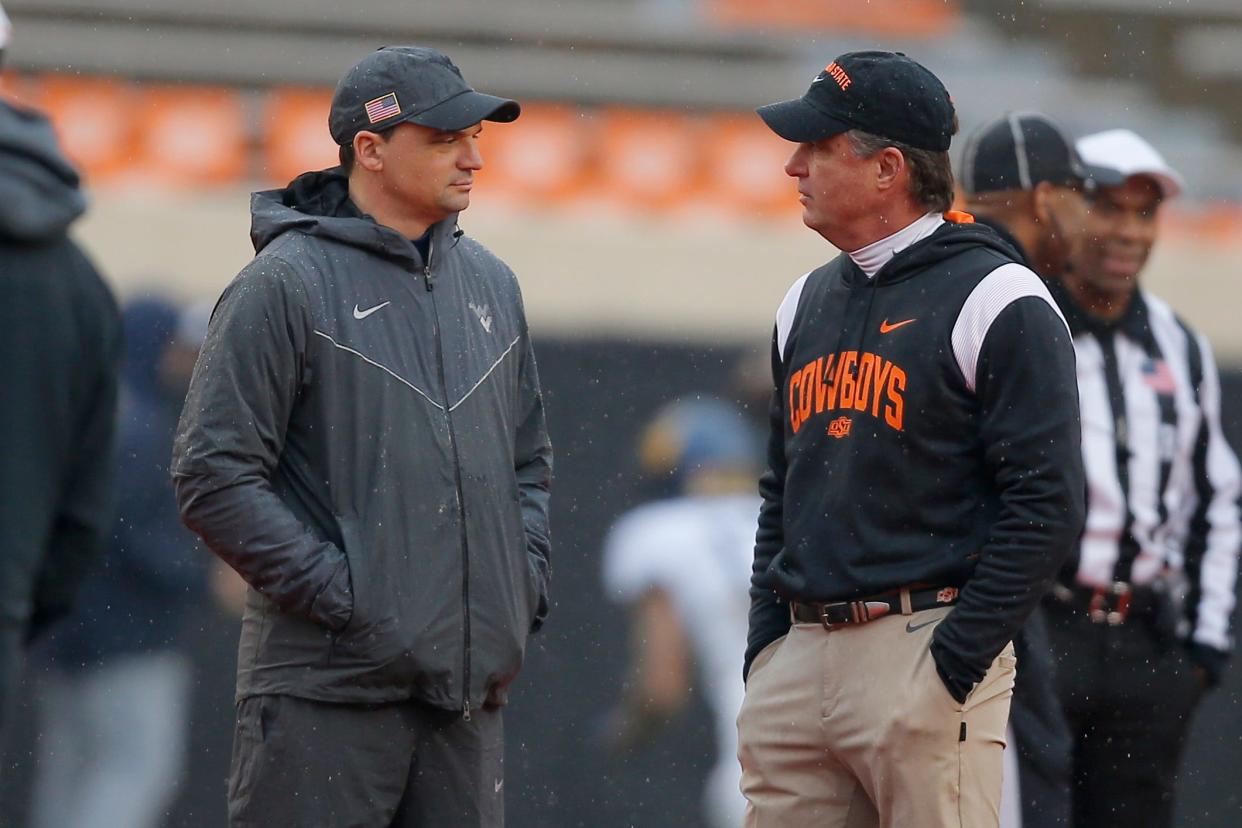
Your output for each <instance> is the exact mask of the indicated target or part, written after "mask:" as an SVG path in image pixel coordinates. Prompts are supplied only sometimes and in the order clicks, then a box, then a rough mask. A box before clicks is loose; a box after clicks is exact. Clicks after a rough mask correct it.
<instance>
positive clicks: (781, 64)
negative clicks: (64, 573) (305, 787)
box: [0, 0, 1242, 826]
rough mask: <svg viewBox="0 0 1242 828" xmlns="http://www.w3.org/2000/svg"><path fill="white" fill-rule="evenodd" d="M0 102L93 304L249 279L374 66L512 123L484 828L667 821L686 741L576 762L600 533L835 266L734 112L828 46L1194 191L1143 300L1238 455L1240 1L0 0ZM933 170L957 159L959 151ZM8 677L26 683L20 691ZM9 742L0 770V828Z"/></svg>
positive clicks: (201, 737) (1210, 781)
mask: <svg viewBox="0 0 1242 828" xmlns="http://www.w3.org/2000/svg"><path fill="white" fill-rule="evenodd" d="M5 7H6V8H7V10H8V11H9V13H10V15H11V17H12V18H13V24H14V33H13V42H12V45H11V47H10V49H9V55H8V60H7V70H8V71H7V72H6V74H5V75H4V76H3V77H2V78H0V84H2V85H3V87H4V88H5V89H6V90H7V91H8V92H9V93H10V94H12V95H15V96H17V97H19V98H23V99H25V100H27V101H29V102H30V103H32V104H34V105H36V106H38V107H40V108H42V109H44V110H46V111H48V112H50V113H51V115H52V117H53V119H54V121H55V122H56V124H57V127H58V129H59V132H60V135H61V137H62V140H63V141H64V143H65V146H66V149H67V151H68V152H69V154H70V155H71V156H72V157H73V158H74V159H75V160H76V161H77V162H78V163H79V164H80V165H81V167H82V169H83V170H84V173H85V176H86V180H87V184H88V186H89V188H90V191H91V195H92V199H93V206H92V211H91V213H90V214H89V216H88V218H87V219H86V220H85V221H84V222H83V223H82V224H81V225H80V230H79V236H80V238H81V240H82V241H83V242H84V244H85V245H86V246H87V248H88V249H89V250H90V251H91V253H92V255H93V256H94V257H95V258H96V259H97V261H98V263H99V264H100V266H101V269H102V270H104V271H105V273H106V274H107V275H108V277H109V278H110V279H111V280H112V283H113V285H114V287H115V288H116V290H117V291H118V293H119V294H120V295H121V296H122V297H125V296H128V295H133V294H135V293H137V292H139V291H140V290H143V289H146V288H150V287H152V286H155V287H158V288H160V289H161V290H162V291H164V292H170V293H172V294H173V295H175V296H177V297H179V298H182V299H185V300H192V299H202V298H211V297H214V296H216V295H217V294H218V293H219V291H220V290H221V288H222V287H223V286H224V285H225V284H226V283H227V282H228V280H229V279H230V278H231V277H232V276H233V275H234V274H235V273H236V272H237V270H238V269H239V268H240V267H241V266H242V265H243V264H244V263H245V262H246V261H247V260H248V259H249V257H250V256H251V255H252V250H251V248H250V246H249V242H248V236H247V230H248V224H249V216H248V203H247V193H248V192H249V191H251V190H254V189H261V188H265V187H270V186H277V185H280V184H283V183H285V182H286V181H287V180H288V179H290V178H291V177H293V176H294V175H296V174H297V173H299V172H301V171H303V170H306V169H314V168H319V167H325V166H330V165H332V164H333V163H335V147H334V146H333V145H332V143H331V141H330V140H329V138H328V137H327V131H326V113H327V101H328V99H329V97H330V95H331V88H332V85H333V84H334V83H335V81H336V79H337V78H338V77H339V76H340V74H341V73H342V72H343V71H344V70H345V69H346V68H347V67H348V66H349V65H351V64H352V63H353V62H355V61H356V60H357V59H358V58H359V57H360V56H361V55H362V54H364V53H365V52H367V51H369V50H371V49H373V48H376V47H378V46H380V45H384V44H389V43H400V42H418V43H423V44H427V45H431V46H435V47H437V48H440V49H443V50H445V51H447V52H448V53H449V54H450V55H451V56H452V57H453V58H454V60H455V61H456V62H457V64H458V65H459V66H460V67H461V68H462V70H463V72H464V73H465V76H466V77H467V79H468V80H469V81H470V82H471V83H472V84H473V85H474V86H476V87H477V88H480V89H484V90H487V91H489V92H494V93H496V94H503V95H508V96H513V97H517V98H519V99H520V100H521V101H522V102H523V106H524V112H523V116H522V119H521V120H520V121H518V122H517V124H515V125H511V126H507V125H489V126H488V127H487V130H486V132H485V138H484V141H485V144H484V153H485V159H486V162H487V167H486V168H485V169H484V170H483V172H482V173H481V174H480V175H479V182H480V185H479V187H478V188H477V189H476V191H475V193H474V200H473V204H472V206H471V208H470V210H469V212H468V213H466V214H465V215H464V216H463V219H462V224H463V226H464V227H465V228H466V229H467V231H468V232H470V233H471V234H472V235H473V236H476V237H477V238H479V239H480V240H482V241H483V242H484V243H485V244H487V245H488V246H489V247H491V248H492V249H493V250H495V251H496V252H497V253H498V254H499V255H500V256H501V257H502V258H504V259H505V260H506V261H508V262H509V263H510V264H511V265H513V266H514V268H515V270H516V271H517V273H518V275H519V277H520V279H521V281H522V285H523V288H524V291H525V294H526V304H527V307H528V310H529V315H530V318H531V323H532V328H533V330H534V334H535V337H536V345H537V347H538V352H539V358H540V365H541V373H542V374H543V376H544V382H545V385H546V388H547V392H548V398H549V399H548V407H549V417H550V423H551V427H552V431H553V439H554V441H555V443H556V448H557V460H558V465H557V478H558V480H557V495H556V498H555V504H554V530H555V535H556V551H555V555H556V557H555V561H554V565H555V570H556V574H555V594H554V597H555V600H556V606H555V609H554V614H553V616H552V618H551V619H550V622H549V625H548V627H547V632H546V633H545V634H544V635H543V636H542V637H541V638H540V639H538V641H537V643H536V644H535V645H534V647H533V650H532V652H531V656H530V661H529V665H528V668H527V670H526V672H525V673H524V675H523V677H522V678H521V680H520V684H519V689H518V691H517V693H516V694H515V699H514V703H513V708H512V715H511V716H510V717H509V719H508V727H509V734H510V741H509V750H510V756H509V766H510V768H511V769H512V774H513V775H512V778H511V784H510V787H509V789H508V790H509V792H510V793H509V810H510V816H511V822H512V824H514V825H517V826H527V825H532V826H542V825H548V826H573V825H591V826H612V825H617V826H620V825H639V826H659V825H672V824H681V825H695V824H697V823H696V820H698V819H699V816H698V813H699V812H698V802H699V789H700V781H701V778H702V776H703V774H704V773H705V772H706V770H707V768H708V767H709V766H710V740H711V736H710V726H709V724H708V722H707V718H706V714H704V713H703V711H702V710H701V708H698V707H696V708H695V712H694V713H693V714H692V715H691V716H689V717H688V718H686V719H683V720H682V721H680V722H679V723H677V724H676V725H675V727H674V729H673V730H672V731H670V732H669V733H667V734H666V735H665V736H663V737H661V738H660V739H659V740H658V741H657V742H655V743H652V744H651V745H649V746H648V747H646V748H642V749H639V750H636V751H632V752H630V753H626V754H624V755H607V754H605V753H604V752H603V751H602V749H601V748H600V747H599V740H598V738H597V736H598V734H597V733H596V732H595V728H596V727H597V726H599V717H600V716H602V715H603V713H604V711H605V709H606V708H607V707H608V705H610V704H611V703H613V702H615V700H616V698H617V696H618V695H619V693H620V688H619V687H618V686H617V685H618V683H619V682H620V681H621V680H622V676H621V670H622V664H623V656H624V648H625V643H624V642H625V623H624V619H623V617H622V614H621V611H620V609H619V608H614V607H611V606H610V605H608V604H607V603H606V602H605V601H604V600H603V597H602V590H601V587H600V586H599V544H600V540H601V537H602V535H603V532H604V530H605V528H606V527H607V525H608V524H609V522H611V520H612V519H613V518H615V517H616V515H617V514H619V513H620V512H621V511H622V510H623V509H624V508H626V507H627V506H630V505H633V504H634V503H636V502H638V501H639V500H640V499H642V498H643V497H644V496H645V495H647V494H649V493H650V492H649V491H648V490H647V489H646V488H644V486H645V484H644V483H643V481H641V480H639V479H638V478H636V477H635V475H634V472H635V469H636V468H637V464H636V461H635V460H634V459H633V458H632V457H631V455H630V453H629V452H628V451H627V450H626V447H628V446H630V445H632V439H633V437H634V435H635V433H636V431H637V429H638V428H639V427H640V426H641V424H642V422H643V420H644V419H645V418H646V416H647V415H648V414H650V412H652V411H653V410H654V409H655V408H656V407H657V406H658V405H659V404H660V403H661V402H664V401H666V400H667V399H669V398H671V397H673V396H677V395H681V394H685V393H691V392H696V391H701V392H708V393H713V392H715V393H725V394H732V393H734V391H735V387H734V386H733V385H732V383H733V382H734V378H735V371H736V365H737V362H738V360H740V359H743V358H744V357H745V356H746V355H747V354H748V353H752V352H756V351H763V350H764V349H765V348H766V340H767V337H768V335H769V332H770V329H771V324H772V318H773V314H774V310H775V308H776V305H777V304H778V302H779V300H780V298H781V296H782V295H783V294H784V292H785V290H786V289H787V287H788V286H789V284H790V283H791V282H792V281H793V280H794V279H796V278H797V277H798V276H799V275H801V274H802V273H804V272H806V271H807V270H809V269H810V268H812V267H814V266H816V265H818V264H820V263H822V262H823V261H825V260H826V259H827V258H829V257H830V256H831V255H832V251H830V250H829V249H827V247H826V245H825V243H824V242H823V241H822V240H820V239H819V238H818V237H817V236H815V235H814V234H813V233H811V232H810V231H808V230H806V229H805V228H804V227H802V225H801V222H800V221H799V219H798V205H797V203H796V200H795V197H794V191H793V187H792V185H791V183H789V180H788V179H787V178H786V177H785V176H784V175H783V174H782V172H781V165H782V163H783V161H784V158H785V157H786V155H787V154H788V152H789V149H790V147H789V146H788V145H786V144H784V143H783V142H781V141H780V140H779V139H777V138H775V137H774V136H772V135H771V134H770V133H768V132H767V130H766V129H765V128H763V126H762V124H761V123H760V122H759V121H758V119H757V118H755V117H754V116H753V114H752V109H753V107H754V106H756V105H758V104H761V103H766V102H769V101H772V100H777V99H780V98H787V97H793V96H795V95H798V94H801V92H802V91H803V90H804V89H805V87H806V85H807V83H808V82H809V80H810V78H811V77H813V76H814V75H815V74H816V73H817V72H818V71H819V70H820V69H821V68H822V67H823V65H824V64H825V63H826V62H827V61H828V60H829V59H830V58H832V57H833V56H835V55H837V54H839V53H840V52H843V51H847V50H850V49H858V48H870V47H879V48H888V49H897V50H901V51H904V52H906V53H908V54H910V55H911V56H913V57H916V58H917V59H918V60H920V61H921V62H923V63H925V64H926V65H928V66H929V67H930V68H932V69H933V70H934V71H935V72H936V73H937V74H939V75H940V76H941V77H942V78H943V79H944V81H945V83H946V85H947V86H948V88H949V89H950V91H951V92H952V94H953V96H954V100H955V102H956V105H957V107H958V110H959V115H960V117H961V121H962V129H963V133H968V132H969V131H970V130H971V129H973V128H974V126H975V125H977V124H978V123H980V122H982V121H983V120H985V119H987V118H990V117H992V116H995V115H997V114H999V113H1001V112H1003V111H1005V110H1008V109H1037V110H1041V111H1044V112H1048V113H1050V114H1052V115H1054V116H1056V117H1057V118H1059V119H1060V120H1061V121H1062V122H1063V123H1064V124H1065V125H1066V126H1067V127H1068V128H1069V129H1070V130H1071V131H1072V132H1074V133H1076V134H1081V133H1085V132H1090V131H1096V130H1099V129H1105V128H1110V127H1116V126H1126V127H1130V128H1133V129H1135V130H1136V131H1138V132H1139V133H1140V134H1142V135H1144V136H1145V137H1147V138H1148V139H1149V140H1151V141H1152V143H1153V144H1155V145H1156V146H1157V147H1158V148H1159V149H1160V150H1161V151H1162V152H1163V153H1164V154H1165V156H1166V158H1167V159H1168V160H1169V162H1170V163H1171V164H1172V165H1173V166H1174V167H1176V168H1178V169H1179V170H1180V171H1181V172H1183V173H1184V174H1185V175H1186V177H1187V179H1188V181H1189V191H1188V194H1187V196H1185V197H1184V198H1183V199H1182V200H1181V201H1180V202H1178V203H1176V204H1174V205H1171V206H1170V209H1168V210H1167V211H1166V215H1165V217H1164V232H1163V235H1162V239H1161V242H1160V243H1159V245H1158V247H1157V250H1156V254H1155V257H1154V259H1153V261H1152V263H1151V264H1150V266H1149V270H1148V273H1147V274H1146V277H1145V278H1146V284H1147V286H1148V287H1150V288H1151V289H1152V290H1154V291H1155V292H1156V293H1158V294H1160V295H1161V296H1163V297H1164V298H1166V299H1168V300H1169V301H1170V302H1171V304H1172V305H1173V306H1174V307H1175V308H1176V309H1177V310H1178V311H1179V312H1180V313H1181V314H1182V315H1183V316H1184V317H1185V318H1186V319H1187V320H1188V321H1189V322H1190V323H1191V324H1192V325H1194V326H1196V327H1197V328H1198V329H1199V330H1201V331H1202V332H1204V333H1205V334H1206V335H1207V336H1208V337H1209V338H1210V339H1211V341H1212V342H1213V344H1214V346H1215V347H1216V349H1217V352H1218V355H1219V358H1220V361H1221V363H1222V368H1223V372H1224V374H1225V377H1224V382H1225V386H1226V394H1227V396H1226V422H1227V427H1228V429H1229V430H1230V433H1231V435H1232V436H1233V437H1234V443H1235V445H1237V444H1238V438H1239V437H1242V420H1240V419H1239V416H1240V415H1242V325H1239V324H1238V322H1237V318H1238V310H1237V308H1238V304H1239V303H1238V300H1239V298H1242V291H1239V289H1238V287H1237V285H1236V284H1235V279H1236V274H1237V269H1238V266H1237V262H1238V260H1239V258H1240V254H1242V232H1240V231H1242V149H1240V144H1239V142H1240V141H1242V4H1239V3H1238V2H1236V0H1176V2H1167V0H1027V2H1024V3H1013V2H1004V1H1003V0H871V1H870V2H868V3H858V2H852V0H783V2H781V3H779V4H778V3H770V2H764V0H490V1H489V0H416V1H415V2H410V0H358V2H356V3H353V4H348V5H347V4H341V3H337V2H332V1H331V0H245V1H244V2H243V0H215V2H212V3H202V2H198V0H6V2H5ZM955 157H956V156H955ZM194 637H195V642H196V647H195V652H196V653H197V656H198V661H199V664H198V673H197V675H198V682H197V685H196V699H197V701H196V706H195V711H196V715H195V730H194V734H193V744H194V760H193V761H194V765H193V767H192V769H191V772H190V774H189V775H188V777H187V780H186V784H185V787H184V789H183V793H182V796H181V800H180V801H179V803H178V805H177V807H176V810H175V812H174V814H173V815H172V816H171V817H170V819H169V822H168V824H169V825H170V826H173V825H175V826H200V825H203V826H210V825H219V824H222V821H223V816H222V815H223V796H224V776H225V773H226V771H227V762H228V751H229V742H230V739H231V693H232V683H233V676H232V658H233V649H234V647H235V644H236V622H235V621H234V620H233V619H231V618H230V617H228V616H227V615H225V614H223V613H222V612H220V611H219V610H216V609H212V608H206V607H204V608H203V610H202V612H201V622H200V623H199V624H197V625H196V629H195V633H194ZM38 680H39V677H38V675H37V671H36V674H35V675H32V676H31V679H30V681H31V686H32V689H34V690H36V691H37V686H38ZM28 739H29V734H25V737H24V738H18V739H16V740H15V742H14V744H13V745H11V746H10V749H9V751H8V754H7V758H6V759H5V762H4V765H3V769H2V770H0V823H2V824H4V825H10V824H12V825H21V824H22V823H21V819H22V816H21V815H22V813H23V810H22V809H23V807H24V805H23V801H24V792H25V784H26V782H24V780H28V779H29V765H30V761H29V756H30V754H29V746H28ZM1239 765H1242V680H1240V679H1239V676H1238V671H1237V670H1235V671H1233V673H1232V674H1231V675H1230V677H1229V678H1228V680H1227V686H1226V687H1225V688H1223V689H1222V690H1221V691H1218V692H1217V693H1215V694H1214V695H1213V696H1212V697H1211V698H1210V699H1209V700H1208V701H1207V703H1206V704H1205V705H1204V706H1203V708H1202V710H1201V714H1200V717H1199V720H1198V723H1197V726H1196V731H1195V735H1194V737H1193V742H1192V744H1191V747H1190V755H1189V758H1188V761H1187V767H1186V771H1185V773H1184V783H1183V786H1182V787H1183V797H1182V805H1181V819H1180V821H1179V824H1184V825H1193V826H1234V825H1237V824H1239V823H1240V822H1242V817H1240V815H1242V798H1240V797H1242V795H1240V794H1239V792H1238V791H1237V786H1236V778H1235V774H1236V771H1235V769H1236V768H1237V767H1238V766H1239Z"/></svg>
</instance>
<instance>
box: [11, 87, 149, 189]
mask: <svg viewBox="0 0 1242 828" xmlns="http://www.w3.org/2000/svg"><path fill="white" fill-rule="evenodd" d="M29 95H30V97H29V99H28V100H29V101H30V102H31V103H32V104H34V105H36V106H37V107H38V108H39V109H41V110H43V111H44V112H46V113H47V114H48V116H49V117H50V118H51V119H52V123H53V125H54V126H55V127H56V132H57V135H58V136H59V138H60V142H61V146H62V147H63V148H64V151H65V154H66V155H67V156H68V157H69V159H70V160H71V161H73V163H74V164H76V165H77V166H78V168H79V170H81V172H82V174H83V176H84V177H85V178H86V179H87V180H88V181H89V182H90V183H92V184H94V183H100V182H105V181H106V180H108V179H110V178H113V177H115V176H117V175H118V174H120V173H122V172H123V171H124V170H125V168H126V167H127V166H128V165H129V164H131V163H132V160H133V157H134V149H135V147H134V134H135V133H134V119H135V112H136V106H135V93H134V88H133V86H132V85H130V84H127V83H124V82H122V81H119V80H116V79H113V78H77V77H68V76H65V75H43V76H41V77H39V78H38V79H36V80H35V81H33V82H32V83H31V84H30V87H29Z"/></svg>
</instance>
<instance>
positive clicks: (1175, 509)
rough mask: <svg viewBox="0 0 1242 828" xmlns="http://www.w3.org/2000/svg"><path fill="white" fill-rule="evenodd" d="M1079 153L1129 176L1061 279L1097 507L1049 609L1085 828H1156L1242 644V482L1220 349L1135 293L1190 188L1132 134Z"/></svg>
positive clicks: (1088, 225) (1107, 193) (1084, 146)
mask: <svg viewBox="0 0 1242 828" xmlns="http://www.w3.org/2000/svg"><path fill="white" fill-rule="evenodd" d="M1077 147H1078V151H1079V154H1080V155H1081V156H1082V158H1083V160H1084V161H1085V162H1086V163H1088V164H1091V165H1094V166H1096V167H1107V168H1110V169H1112V170H1114V171H1115V172H1116V173H1118V174H1119V177H1120V178H1121V182H1120V183H1117V184H1114V185H1112V186H1101V187H1099V188H1097V189H1096V191H1095V192H1094V193H1093V194H1092V195H1091V205H1090V210H1089V211H1088V213H1087V214H1086V216H1085V219H1084V221H1083V228H1084V230H1085V232H1086V239H1085V243H1084V244H1083V245H1082V246H1081V248H1080V249H1079V250H1078V251H1077V252H1076V253H1075V255H1074V256H1073V258H1072V261H1071V265H1072V266H1071V267H1069V268H1068V269H1066V270H1065V272H1064V273H1063V274H1062V275H1061V278H1060V279H1059V280H1058V281H1056V282H1054V283H1053V284H1052V288H1053V292H1054V295H1055V296H1056V299H1057V301H1058V303H1060V305H1061V307H1062V309H1063V310H1064V311H1065V315H1066V318H1067V319H1068V320H1069V324H1070V329H1071V331H1072V332H1073V335H1074V348H1075V350H1076V352H1077V355H1078V387H1079V395H1080V398H1081V405H1082V432H1083V444H1082V450H1083V457H1084V459H1085V461H1086V468H1087V485H1088V495H1087V501H1088V515H1087V526H1086V530H1085V532H1084V534H1083V536H1082V540H1081V542H1080V543H1079V544H1078V547H1077V550H1076V552H1075V554H1073V555H1072V556H1071V557H1070V559H1069V560H1068V561H1067V563H1066V566H1065V568H1064V569H1063V570H1062V579H1061V582H1060V583H1059V584H1058V586H1057V587H1056V588H1055V589H1054V590H1053V592H1052V593H1051V594H1050V595H1049V596H1048V598H1046V599H1045V602H1044V603H1045V606H1046V608H1047V617H1048V620H1049V627H1050V632H1051V635H1052V642H1053V647H1054V652H1055V653H1056V656H1057V659H1058V670H1057V674H1056V675H1057V684H1058V688H1059V693H1060V696H1061V701H1062V705H1063V707H1064V710H1065V714H1066V717H1067V719H1068V720H1069V723H1070V727H1071V729H1072V732H1073V738H1074V824H1075V825H1077V826H1080V828H1087V826H1090V828H1108V827H1109V826H1132V825H1143V826H1151V828H1160V826H1168V825H1171V824H1172V818H1173V796H1174V788H1175V785H1176V781H1177V768H1178V764H1179V762H1180V760H1181V755H1182V748H1183V747H1184V745H1185V741H1186V733H1187V731H1188V729H1189V726H1190V722H1191V718H1192V716H1193V714H1194V711H1195V709H1196V708H1197V706H1198V704H1199V700H1200V698H1201V696H1202V693H1203V691H1204V690H1205V689H1207V688H1209V687H1213V686H1215V685H1216V684H1217V683H1218V682H1219V681H1220V676H1221V670H1222V669H1223V668H1224V665H1225V660H1226V658H1227V657H1228V655H1229V651H1230V648H1231V644H1232V633H1231V626H1232V622H1231V619H1232V615H1233V609H1234V590H1235V586H1236V581H1237V567H1238V549H1239V544H1240V543H1242V526H1240V524H1239V511H1238V496H1239V493H1240V492H1242V478H1240V475H1239V468H1238V461H1237V459H1236V457H1235V456H1234V453H1233V451H1232V449H1231V448H1230V447H1229V445H1228V443H1227V442H1226V440H1225V436H1224V434H1223V432H1222V430H1221V410H1220V405H1221V401H1220V378H1219V376H1218V374H1217V370H1216V364H1215V362H1214V360H1213V357H1212V350H1211V347H1210V346H1209V345H1208V343H1207V341H1206V340H1205V339H1204V338H1203V337H1201V336H1199V335H1198V334H1196V333H1195V332H1194V330H1193V329H1191V328H1190V326H1189V325H1187V324H1186V323H1185V322H1184V321H1183V320H1182V319H1181V318H1180V317H1178V316H1177V315H1176V314H1175V313H1174V312H1173V310H1172V308H1170V307H1169V305H1168V304H1166V303H1165V302H1163V301H1162V300H1160V299H1158V298H1157V297H1155V296H1153V295H1151V294H1150V293H1148V292H1146V291H1145V290H1143V289H1142V288H1141V287H1140V284H1139V282H1140V275H1141V274H1142V271H1143V267H1144V265H1145V264H1146V263H1147V259H1148V256H1149V254H1150V253H1151V250H1152V246H1153V245H1154V244H1155V242H1156V239H1157V236H1158V230H1159V216H1160V211H1161V207H1162V205H1163V204H1164V203H1166V202H1167V201H1169V200H1170V199H1172V198H1174V197H1176V196H1177V195H1178V194H1179V193H1180V192H1181V191H1182V189H1183V186H1184V185H1183V183H1182V178H1181V176H1180V175H1179V174H1178V173H1177V172H1176V171H1175V170H1174V169H1172V168H1171V167H1170V166H1169V165H1168V164H1167V163H1166V162H1165V160H1164V158H1162V157H1161V155H1160V153H1158V152H1157V151H1156V150H1155V148H1154V147H1152V146H1151V145H1150V144H1149V143H1148V142H1147V141H1145V140H1143V139H1142V138H1141V137H1139V136H1138V135H1136V134H1135V133H1133V132H1131V131H1129V130H1124V129H1117V130H1109V131H1107V132H1101V133H1097V134H1095V135H1088V136H1086V137H1084V138H1082V139H1080V140H1079V141H1078V145H1077Z"/></svg>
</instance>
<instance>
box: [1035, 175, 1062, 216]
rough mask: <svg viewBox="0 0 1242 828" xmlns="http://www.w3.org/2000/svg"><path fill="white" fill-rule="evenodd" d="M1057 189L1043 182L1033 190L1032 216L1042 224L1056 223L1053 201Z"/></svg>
mask: <svg viewBox="0 0 1242 828" xmlns="http://www.w3.org/2000/svg"><path fill="white" fill-rule="evenodd" d="M1056 192H1057V191H1056V188H1055V187H1053V186H1052V184H1051V183H1050V182H1047V181H1041V182H1039V183H1038V184H1036V185H1035V187H1034V189H1032V190H1031V193H1030V198H1031V214H1032V215H1033V216H1035V220H1036V221H1038V222H1039V223H1040V224H1048V223H1049V222H1050V221H1054V220H1055V218H1054V217H1053V213H1052V201H1053V199H1055V198H1056Z"/></svg>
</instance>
